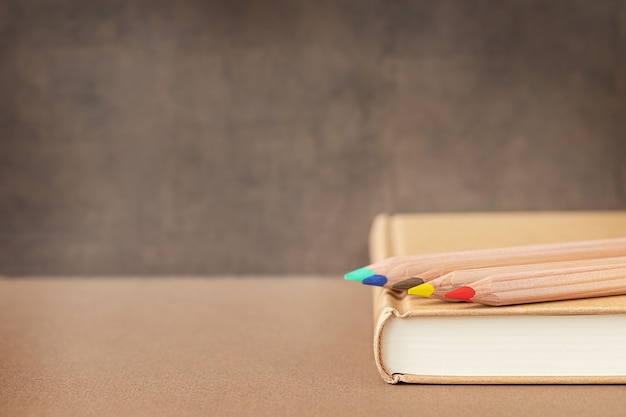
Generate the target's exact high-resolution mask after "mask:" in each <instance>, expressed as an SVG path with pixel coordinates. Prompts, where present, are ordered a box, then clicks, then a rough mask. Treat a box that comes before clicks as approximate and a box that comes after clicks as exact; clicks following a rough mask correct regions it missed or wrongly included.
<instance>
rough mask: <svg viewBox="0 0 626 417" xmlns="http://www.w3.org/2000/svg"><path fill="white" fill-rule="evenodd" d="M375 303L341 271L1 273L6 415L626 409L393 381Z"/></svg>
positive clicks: (624, 402) (600, 393)
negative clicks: (376, 336) (377, 339)
mask: <svg viewBox="0 0 626 417" xmlns="http://www.w3.org/2000/svg"><path fill="white" fill-rule="evenodd" d="M370 297H371V293H370V289H369V288H367V287H365V286H361V285H357V284H355V283H351V282H344V281H343V280H342V279H341V278H340V277H273V278H268V277H248V278H240V277H237V278H234V277H231V278H229V277H220V278H175V277H172V278H102V279H99V278H98V279H92V278H90V279H79V278H72V279H61V278H27V279H0V415H1V416H27V415H28V416H72V415H76V416H89V415H94V416H127V415H128V416H143V415H145V416H161V415H167V416H174V415H199V416H207V415H212V416H222V415H237V416H240V415H255V416H282V415H285V416H302V415H311V416H319V415H333V416H342V415H346V416H385V415H388V416H392V415H393V416H402V415H407V416H409V415H411V416H413V415H419V416H442V415H455V416H486V415H493V416H499V417H504V416H525V417H528V416H541V417H545V416H568V417H574V416H603V417H608V416H620V417H622V416H624V415H626V387H624V386H622V385H596V386H583V385H578V386H576V385H570V386H563V385H561V386H554V385H529V386H523V385H521V386H515V385H501V386H479V385H396V386H393V385H387V384H386V383H384V382H383V381H382V380H381V378H380V376H379V375H378V371H377V370H376V367H375V365H374V362H373V354H372V348H371V345H372V327H373V325H372V312H371V308H372V307H371V298H370ZM625 354H626V352H625Z"/></svg>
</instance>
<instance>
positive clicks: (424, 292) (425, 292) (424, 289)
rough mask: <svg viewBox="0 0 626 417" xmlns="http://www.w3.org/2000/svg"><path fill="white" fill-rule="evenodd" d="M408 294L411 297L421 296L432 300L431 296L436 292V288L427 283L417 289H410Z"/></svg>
mask: <svg viewBox="0 0 626 417" xmlns="http://www.w3.org/2000/svg"><path fill="white" fill-rule="evenodd" d="M407 292H408V293H409V294H411V295H420V296H422V297H429V298H430V296H431V295H432V294H433V293H434V292H435V287H433V286H432V285H431V284H429V283H428V282H425V283H423V284H420V285H418V286H417V287H413V288H409V290H408V291H407Z"/></svg>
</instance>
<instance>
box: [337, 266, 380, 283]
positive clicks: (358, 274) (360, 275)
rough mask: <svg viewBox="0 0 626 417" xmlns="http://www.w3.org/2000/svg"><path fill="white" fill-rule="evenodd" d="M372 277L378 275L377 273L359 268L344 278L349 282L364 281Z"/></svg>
mask: <svg viewBox="0 0 626 417" xmlns="http://www.w3.org/2000/svg"><path fill="white" fill-rule="evenodd" d="M372 275H376V272H374V271H372V270H371V269H369V268H359V269H355V270H354V271H351V272H348V273H347V274H345V275H344V278H345V279H347V280H348V281H363V280H364V279H365V278H368V277H371V276H372Z"/></svg>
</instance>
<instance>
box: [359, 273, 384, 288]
mask: <svg viewBox="0 0 626 417" xmlns="http://www.w3.org/2000/svg"><path fill="white" fill-rule="evenodd" d="M362 282H363V284H366V285H377V286H379V287H382V286H383V285H385V284H386V283H387V277H386V276H384V275H372V276H371V277H367V278H365V279H364V280H363V281H362Z"/></svg>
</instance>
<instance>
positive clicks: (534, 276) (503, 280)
mask: <svg viewBox="0 0 626 417" xmlns="http://www.w3.org/2000/svg"><path fill="white" fill-rule="evenodd" d="M622 294H626V264H624V263H620V264H614V265H604V266H602V267H600V269H593V268H591V267H579V268H563V269H557V270H551V271H540V272H537V271H533V272H530V273H523V272H519V273H511V274H496V275H492V276H489V277H487V278H483V279H481V280H479V281H476V282H474V283H472V284H470V285H467V286H464V287H461V288H458V289H456V290H453V291H451V292H449V293H447V294H445V295H444V296H445V297H446V298H450V299H455V300H461V301H471V302H474V303H480V304H485V305H491V306H503V305H511V304H525V303H536V302H543V301H559V300H571V299H577V298H590V297H601V296H607V295H622Z"/></svg>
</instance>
